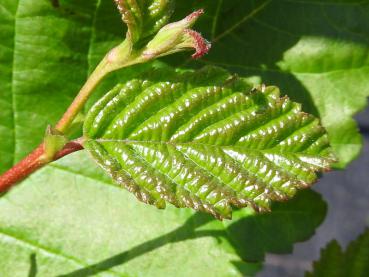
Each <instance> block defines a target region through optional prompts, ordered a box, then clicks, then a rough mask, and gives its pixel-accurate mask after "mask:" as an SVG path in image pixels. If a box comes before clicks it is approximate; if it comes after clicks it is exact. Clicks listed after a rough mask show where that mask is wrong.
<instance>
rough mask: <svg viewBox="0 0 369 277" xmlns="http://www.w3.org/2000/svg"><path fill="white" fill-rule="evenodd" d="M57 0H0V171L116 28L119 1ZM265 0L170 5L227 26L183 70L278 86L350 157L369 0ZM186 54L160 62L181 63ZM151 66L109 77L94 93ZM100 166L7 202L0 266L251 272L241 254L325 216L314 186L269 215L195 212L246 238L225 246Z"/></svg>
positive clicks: (79, 161) (303, 232)
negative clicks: (215, 70) (226, 73)
mask: <svg viewBox="0 0 369 277" xmlns="http://www.w3.org/2000/svg"><path fill="white" fill-rule="evenodd" d="M51 2H52V1H50V0H21V1H20V0H0V6H1V8H0V111H1V112H0V140H1V144H0V172H3V171H5V170H6V169H8V168H9V167H11V166H12V165H13V164H14V163H15V162H16V161H18V160H19V159H20V158H22V157H24V156H25V155H26V154H28V153H29V152H30V151H31V150H32V149H33V148H34V147H35V146H37V145H38V144H39V142H40V141H41V140H42V139H43V137H44V130H45V128H46V126H47V125H48V124H54V123H55V122H56V120H57V119H58V118H60V116H61V115H62V113H63V112H64V111H65V109H66V107H67V106H68V105H69V104H70V102H71V101H72V99H73V98H74V96H75V93H76V92H77V91H78V90H79V88H80V87H81V85H82V84H83V83H84V81H85V80H86V78H87V76H88V75H89V74H90V73H91V71H92V70H93V69H94V68H95V66H96V64H97V63H98V61H99V60H101V58H102V57H103V55H105V53H106V52H107V51H108V50H110V49H111V48H112V47H114V46H115V45H117V44H119V43H120V42H121V41H122V37H123V35H124V31H122V24H121V18H120V16H119V14H118V13H117V12H116V8H115V5H114V3H113V1H105V0H103V1H98V0H91V1H86V0H61V1H60V5H59V6H57V7H55V6H53V5H52V4H51ZM53 2H54V1H53ZM264 2H265V1H243V0H232V1H224V0H223V1H222V0H218V1H214V0H202V1H195V0H185V1H177V9H176V12H177V13H176V14H177V16H178V18H183V17H184V16H185V15H187V14H189V13H190V12H192V11H193V10H194V9H195V8H201V7H204V8H205V9H206V16H205V17H204V18H203V19H202V21H201V22H199V23H200V25H201V26H202V28H201V30H202V32H203V33H204V34H206V35H207V34H208V33H209V34H210V35H209V36H207V37H208V38H211V39H212V40H213V39H214V38H216V37H217V36H220V35H222V37H221V38H218V40H217V41H215V42H214V43H213V49H212V52H211V54H210V55H209V56H207V58H206V59H205V60H202V61H197V62H191V63H189V64H186V65H187V66H192V65H193V66H195V67H202V66H203V65H202V63H204V62H205V63H216V64H219V65H223V66H225V67H227V68H228V69H230V70H231V71H232V72H238V73H241V75H242V76H248V77H250V78H254V77H257V78H260V79H261V80H262V82H264V83H267V84H277V85H278V86H280V87H281V88H282V91H284V92H286V93H288V95H289V96H290V97H291V98H292V99H293V100H294V101H297V102H301V103H303V109H304V110H307V111H309V112H312V113H313V114H315V115H316V116H319V117H320V118H321V119H322V121H323V123H324V126H326V127H327V129H328V132H329V135H330V138H331V139H332V141H333V146H334V148H335V150H336V151H338V155H339V158H340V161H341V163H340V166H344V165H346V164H347V163H348V162H349V161H351V160H352V159H353V158H354V157H355V156H356V155H357V153H358V152H359V149H360V145H361V141H360V137H359V135H358V132H357V131H356V125H355V124H354V122H353V120H352V119H351V116H352V115H353V114H354V113H356V112H357V111H358V110H360V109H361V108H363V107H364V105H365V103H366V102H365V98H366V96H367V95H368V87H369V86H368V78H367V77H366V76H368V59H367V55H366V54H365V53H367V50H368V40H367V37H368V30H369V28H368V22H369V20H368V19H367V15H368V9H369V7H368V4H367V1H362V2H360V3H357V1H356V2H355V3H354V1H339V0H331V1H323V0H321V1H318V0H317V1H310V2H307V1H297V0H296V1H280V0H275V1H267V2H266V3H265V4H264ZM260 4H261V5H262V6H260V7H259V6H258V5H260ZM218 7H220V8H218ZM209 26H211V28H210V29H209ZM213 34H214V35H213ZM187 59H188V55H185V56H184V58H183V59H180V58H178V56H177V57H176V59H175V60H174V59H172V60H168V62H169V63H171V64H180V65H184V62H183V61H187ZM350 61H351V63H350ZM150 66H151V65H145V66H135V67H133V68H130V69H124V70H122V71H120V72H118V73H117V74H113V75H112V76H110V77H109V78H108V79H106V80H105V81H104V83H103V84H102V85H101V86H100V87H99V88H98V89H97V93H96V98H99V95H101V94H102V93H105V92H106V91H107V90H108V89H110V88H111V87H112V86H113V85H114V84H117V83H118V82H125V81H126V80H129V79H132V78H134V77H135V76H137V74H138V73H140V72H142V71H145V70H147V69H150ZM254 79H255V78H254ZM93 102H94V99H92V101H91V103H93ZM87 109H88V108H87ZM103 174H104V173H103V172H101V171H98V170H96V167H94V165H93V164H91V163H88V160H85V159H84V154H82V153H81V154H76V155H74V156H72V157H68V158H66V159H64V160H62V161H60V162H58V163H56V164H53V165H51V166H49V167H47V168H45V169H43V170H42V171H41V172H39V173H36V174H35V175H34V176H32V177H31V179H29V180H27V181H25V182H24V183H22V184H20V185H19V186H18V187H16V188H15V189H14V190H13V191H11V192H10V193H8V194H7V195H5V196H3V197H1V198H0V226H1V231H0V233H1V234H0V253H1V254H0V275H1V276H7V275H10V276H17V275H20V276H24V275H27V274H33V273H34V272H37V273H38V275H40V276H50V275H52V276H53V275H57V274H63V273H67V272H68V271H69V270H70V271H73V270H78V269H81V268H85V269H86V270H87V271H86V272H87V273H86V274H85V276H88V275H92V273H91V272H93V273H100V275H103V276H104V275H109V276H112V275H113V276H122V275H123V276H125V275H129V276H137V275H142V276H148V275H150V276H155V275H156V276H163V275H166V274H167V275H177V276H181V275H182V276H188V275H190V274H191V276H214V274H213V271H214V266H215V265H216V267H217V272H219V276H232V275H236V276H237V275H238V276H248V275H252V274H253V273H254V272H255V271H256V270H257V269H258V268H260V265H258V264H257V265H254V264H250V263H245V262H242V261H241V259H240V258H239V256H241V257H244V258H245V257H247V258H248V259H249V260H260V259H261V257H262V256H263V255H264V253H266V252H278V253H279V252H283V253H286V252H289V251H291V248H292V244H293V243H294V242H296V241H300V240H304V239H307V238H308V237H309V236H311V235H312V233H313V231H314V229H315V228H316V227H317V226H318V225H319V224H320V222H321V221H322V220H323V218H324V212H325V205H324V202H322V200H321V199H320V197H319V196H318V195H317V194H316V193H313V192H310V191H306V192H303V193H302V194H301V195H300V196H299V195H298V196H297V197H295V198H294V199H292V200H291V201H289V202H288V203H286V204H277V205H276V207H278V208H276V207H273V210H274V212H272V213H270V214H265V215H254V214H252V212H250V214H245V213H247V212H248V211H249V210H248V209H243V210H242V211H237V212H236V213H234V219H233V220H232V221H227V222H225V223H222V222H218V221H211V219H210V218H208V217H206V216H205V215H201V216H199V215H197V216H199V217H200V218H202V216H204V217H205V218H206V219H207V220H209V224H207V225H201V226H202V228H205V227H206V228H209V229H207V230H221V232H222V233H223V234H228V233H229V231H230V230H233V233H237V234H238V237H239V238H240V239H242V240H243V241H244V242H243V243H241V242H240V241H235V242H234V243H230V242H229V240H222V239H221V240H217V239H216V236H215V235H216V234H215V233H214V232H212V233H211V235H209V236H201V233H200V235H199V236H196V235H197V234H195V235H194V233H195V232H194V228H197V226H199V225H198V224H200V223H197V222H204V221H205V220H203V219H202V220H190V218H191V216H192V215H193V213H192V212H190V211H189V210H187V209H181V210H178V209H173V208H171V207H168V209H166V210H164V211H159V210H156V209H151V208H150V207H146V206H145V205H142V204H140V203H138V201H136V200H135V199H133V197H131V196H130V195H129V194H127V193H126V192H125V191H124V190H121V189H115V188H114V186H111V183H110V181H109V180H106V179H104V178H103ZM311 203H314V205H311ZM279 207H284V209H281V210H280V209H279ZM239 212H240V214H239V215H240V217H242V222H246V223H247V224H246V225H242V226H243V227H240V228H236V226H237V225H232V226H234V229H227V228H225V227H224V224H229V225H231V224H233V223H236V222H237V221H236V220H238V219H237V218H238V213H239ZM197 216H196V217H195V219H197V218H198V217H197ZM187 220H188V221H187ZM186 221H187V222H188V224H187V225H186V224H185V223H186ZM210 225H211V226H210ZM182 226H184V227H183V229H181V230H182V231H181V232H179V233H176V232H174V233H172V234H171V232H172V231H173V230H175V229H180V228H182ZM212 226H213V227H212ZM227 226H228V225H227ZM240 226H241V225H240ZM260 230H263V231H262V232H261V231H260ZM205 231H206V230H205ZM168 233H169V235H168ZM291 233H293V234H294V235H293V236H290V234H291ZM276 237H277V238H278V239H275V238H276ZM155 238H158V240H157V241H154V242H152V241H151V240H152V239H155ZM176 238H179V239H181V238H183V240H182V241H179V242H176ZM158 241H159V242H158ZM173 242H176V243H173ZM136 246H138V248H135V247H136ZM223 246H224V247H223ZM236 247H237V248H236ZM153 248H154V250H152V249H153ZM168 253H171V254H170V261H171V263H167V261H168V259H167V258H168ZM241 253H242V254H241ZM119 254H121V255H119ZM90 265H95V267H92V268H90V267H89V266H90ZM236 268H237V270H236ZM187 270H188V271H187ZM189 270H191V272H189ZM195 270H196V272H195Z"/></svg>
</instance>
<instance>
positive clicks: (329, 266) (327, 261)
mask: <svg viewBox="0 0 369 277" xmlns="http://www.w3.org/2000/svg"><path fill="white" fill-rule="evenodd" d="M368 272H369V229H368V228H367V229H366V230H365V231H364V233H363V234H361V235H360V236H359V237H358V238H357V239H356V240H354V241H352V242H351V243H350V244H349V246H348V247H347V249H346V250H345V251H343V250H342V248H341V246H340V245H339V243H338V242H337V241H336V240H333V241H331V242H330V243H329V244H328V245H327V246H326V248H324V249H322V251H321V257H320V260H319V261H316V262H314V264H313V271H312V272H306V274H305V276H306V277H346V276H357V277H359V276H363V277H364V276H367V274H368Z"/></svg>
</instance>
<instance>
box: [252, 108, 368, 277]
mask: <svg viewBox="0 0 369 277" xmlns="http://www.w3.org/2000/svg"><path fill="white" fill-rule="evenodd" d="M356 119H357V121H358V123H359V127H360V131H361V133H362V135H363V140H364V147H363V150H362V153H361V155H360V157H359V158H358V159H356V160H355V161H354V162H353V163H351V164H350V165H349V166H348V167H347V168H346V169H345V170H342V171H333V172H330V173H328V174H326V175H325V176H324V177H323V178H322V179H321V180H320V181H319V182H318V183H317V184H316V185H315V186H314V190H316V191H318V192H319V193H320V194H322V196H323V198H324V200H325V201H326V202H327V204H328V213H327V216H326V218H325V220H324V222H323V223H322V225H320V227H319V228H318V229H317V230H316V232H315V235H314V236H313V237H312V238H311V239H310V240H308V241H305V242H303V243H297V244H295V246H294V251H293V253H292V254H289V255H274V254H268V255H267V257H266V261H265V264H264V269H263V270H262V271H261V272H260V273H259V274H258V275H257V276H258V277H273V276H278V277H279V276H281V277H282V276H283V277H289V276H303V275H304V272H305V271H306V270H310V268H311V264H312V261H313V260H317V259H319V257H320V250H321V248H322V247H325V246H326V245H327V243H328V242H330V241H331V240H333V239H336V240H337V241H338V242H339V243H340V244H341V246H342V247H345V248H346V246H347V245H348V244H349V243H350V241H352V240H354V239H356V238H357V236H358V235H359V234H361V233H362V232H363V231H364V229H365V227H366V226H369V108H367V109H366V110H365V111H363V112H361V113H360V114H358V115H357V116H356ZM312 204H313V203H312ZM368 276H369V272H368ZM348 277H349V276H348Z"/></svg>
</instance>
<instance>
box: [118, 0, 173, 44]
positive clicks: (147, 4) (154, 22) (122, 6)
mask: <svg viewBox="0 0 369 277" xmlns="http://www.w3.org/2000/svg"><path fill="white" fill-rule="evenodd" d="M114 1H115V2H116V4H117V6H118V9H119V11H120V12H121V14H122V19H123V21H124V22H125V23H126V24H127V26H128V37H129V38H130V39H131V40H132V43H133V44H137V43H139V42H140V41H142V40H145V39H146V38H147V37H149V36H151V35H154V34H155V33H157V32H158V31H159V30H160V29H161V28H162V27H163V26H164V25H165V24H167V23H168V21H169V19H170V17H171V15H172V13H173V8H174V0H114Z"/></svg>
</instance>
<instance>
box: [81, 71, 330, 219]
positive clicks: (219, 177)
mask: <svg viewBox="0 0 369 277" xmlns="http://www.w3.org/2000/svg"><path fill="white" fill-rule="evenodd" d="M219 70H220V69H219ZM216 71H217V70H214V69H211V68H204V69H203V70H200V71H199V72H194V73H186V74H185V75H182V74H178V76H174V77H173V76H172V78H174V79H172V80H170V81H165V82H163V81H159V82H156V83H155V82H153V81H150V80H146V79H143V80H133V81H130V82H128V83H126V84H120V85H118V86H117V87H115V88H114V89H113V90H112V91H111V92H109V93H108V94H107V95H106V96H104V97H103V98H102V99H101V100H100V101H99V102H98V103H97V104H96V105H95V106H94V107H93V108H92V109H91V112H90V113H89V114H88V115H87V119H86V124H85V126H84V134H85V137H86V142H85V143H84V146H85V148H86V149H87V150H88V151H89V152H90V153H92V156H93V158H94V159H95V160H96V161H97V162H98V164H99V165H100V166H102V167H103V168H104V169H105V170H106V171H107V172H108V173H109V175H110V176H111V177H112V178H113V179H114V180H115V181H116V182H118V183H119V184H120V185H123V186H125V187H126V188H127V189H128V190H129V191H131V192H132V193H134V194H135V196H136V197H137V198H138V199H139V200H140V201H143V202H145V203H148V204H153V205H155V206H157V207H159V208H164V207H165V202H169V203H171V204H173V205H175V206H177V207H191V208H193V209H195V210H198V211H206V212H208V213H211V214H212V215H213V216H215V217H217V218H219V219H222V218H230V217H231V212H232V207H231V206H235V207H245V206H247V205H251V206H252V207H254V208H255V209H256V210H259V211H265V210H269V208H270V204H271V201H272V200H279V201H281V200H286V199H288V198H291V197H292V196H293V195H294V194H295V193H296V190H297V189H301V188H305V187H308V186H309V185H311V183H313V182H315V181H316V179H317V176H316V174H315V173H316V172H318V171H322V170H328V169H329V164H330V163H331V162H332V161H333V159H334V158H333V154H332V152H331V149H330V146H329V142H328V138H327V135H326V133H325V130H324V128H322V127H321V126H320V125H319V121H318V120H317V119H314V118H313V117H312V116H311V115H307V114H305V113H302V112H301V105H298V104H296V103H293V102H291V101H290V100H289V99H288V98H286V97H284V98H280V93H279V90H278V89H277V88H274V87H268V88H261V89H260V90H258V89H255V90H252V91H251V92H247V91H245V90H244V89H245V87H247V85H246V84H245V83H244V81H242V79H237V78H236V79H234V78H233V77H231V76H230V77H229V78H231V79H229V80H228V82H226V83H224V85H219V86H210V83H208V84H207V85H205V86H204V85H200V86H199V85H196V84H195V83H193V81H192V80H193V78H194V77H195V76H197V77H198V76H199V75H200V76H201V75H209V73H211V74H214V72H216ZM210 79H211V78H210ZM134 84H136V85H134ZM143 84H145V85H143ZM238 87H241V88H242V89H243V90H238ZM127 99H130V100H128V101H127ZM237 99H238V100H239V102H238V101H235V100H237ZM107 122H109V123H107ZM306 122H307V123H306ZM189 126H190V128H189ZM179 134H181V135H182V137H181V139H179ZM188 134H190V135H188ZM290 157H292V158H290ZM275 160H276V161H275Z"/></svg>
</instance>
